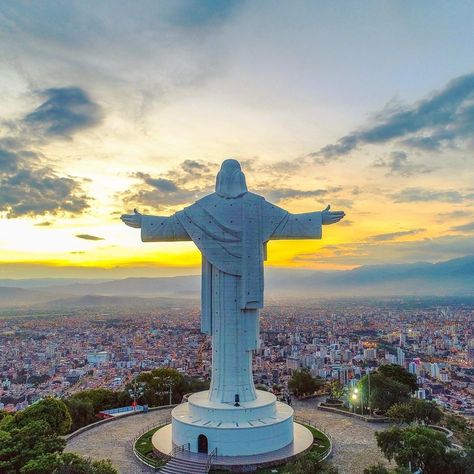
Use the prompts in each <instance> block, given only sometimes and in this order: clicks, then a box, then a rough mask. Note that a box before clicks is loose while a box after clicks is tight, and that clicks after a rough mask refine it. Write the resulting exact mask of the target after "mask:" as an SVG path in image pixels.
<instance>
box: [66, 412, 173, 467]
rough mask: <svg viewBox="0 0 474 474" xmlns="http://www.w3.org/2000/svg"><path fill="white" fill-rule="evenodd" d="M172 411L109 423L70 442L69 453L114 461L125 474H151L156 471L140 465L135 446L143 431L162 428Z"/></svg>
mask: <svg viewBox="0 0 474 474" xmlns="http://www.w3.org/2000/svg"><path fill="white" fill-rule="evenodd" d="M170 413H171V410H157V411H150V412H148V413H140V414H138V415H133V416H128V417H125V418H121V419H118V420H116V421H112V422H110V423H105V424H103V425H99V426H97V427H95V428H92V429H91V430H89V431H85V432H84V433H81V434H79V435H78V436H76V437H74V438H72V439H71V440H70V441H68V443H67V446H66V450H65V451H67V452H72V453H78V454H82V455H83V456H88V457H90V458H92V459H110V460H111V461H112V463H113V464H114V466H115V467H116V468H117V469H118V470H119V472H120V473H121V474H142V473H146V474H150V473H151V472H153V470H152V469H150V468H147V467H146V466H144V465H143V464H142V463H141V462H139V461H138V460H137V459H136V458H135V456H134V455H133V452H132V442H133V440H134V439H135V437H136V436H137V434H138V433H139V432H140V431H143V430H144V429H146V428H147V427H148V426H150V425H152V424H158V423H159V422H160V421H161V420H163V419H164V418H165V417H166V416H167V415H168V416H169V414H170Z"/></svg>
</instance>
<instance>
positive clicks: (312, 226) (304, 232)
mask: <svg viewBox="0 0 474 474" xmlns="http://www.w3.org/2000/svg"><path fill="white" fill-rule="evenodd" d="M329 209H330V206H328V207H326V209H324V210H323V211H316V212H305V213H301V214H292V213H290V212H287V211H285V210H284V209H281V208H279V207H278V206H276V205H274V204H270V203H269V204H268V205H267V204H266V205H265V208H264V216H265V217H264V220H265V221H266V225H265V226H264V229H265V230H266V231H267V233H265V232H264V234H265V235H268V238H265V240H287V239H290V240H293V239H320V238H321V237H322V226H323V225H329V224H335V223H336V222H339V221H340V220H341V219H342V218H343V217H344V216H345V213H344V212H343V211H330V210H329ZM278 222H279V223H278ZM275 223H278V225H277V226H276V227H275ZM268 231H270V232H268Z"/></svg>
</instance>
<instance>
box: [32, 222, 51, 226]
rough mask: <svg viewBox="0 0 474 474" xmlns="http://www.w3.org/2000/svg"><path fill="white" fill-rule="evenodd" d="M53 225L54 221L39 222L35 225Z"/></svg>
mask: <svg viewBox="0 0 474 474" xmlns="http://www.w3.org/2000/svg"><path fill="white" fill-rule="evenodd" d="M52 225H53V223H52V222H49V221H44V222H38V224H35V227H50V226H52Z"/></svg>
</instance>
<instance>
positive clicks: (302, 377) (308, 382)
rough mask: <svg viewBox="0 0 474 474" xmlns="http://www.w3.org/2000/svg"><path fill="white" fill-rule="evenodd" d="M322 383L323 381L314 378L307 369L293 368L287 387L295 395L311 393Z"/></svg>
mask: <svg viewBox="0 0 474 474" xmlns="http://www.w3.org/2000/svg"><path fill="white" fill-rule="evenodd" d="M322 385H323V381H322V380H318V379H316V378H314V377H313V376H312V375H311V374H310V373H309V370H308V369H302V370H295V371H294V372H293V376H292V377H291V379H290V380H289V382H288V388H289V389H290V390H291V391H292V392H293V394H294V395H296V396H297V397H301V396H303V395H311V394H313V393H314V392H315V391H316V389H317V388H319V387H321V386H322Z"/></svg>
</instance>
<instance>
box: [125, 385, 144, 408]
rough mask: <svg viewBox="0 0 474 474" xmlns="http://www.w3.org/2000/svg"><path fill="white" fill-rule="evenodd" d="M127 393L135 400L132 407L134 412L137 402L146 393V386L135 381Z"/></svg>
mask: <svg viewBox="0 0 474 474" xmlns="http://www.w3.org/2000/svg"><path fill="white" fill-rule="evenodd" d="M127 391H128V395H129V396H130V398H131V399H132V400H133V402H132V406H133V410H135V407H136V406H137V400H138V399H139V398H140V397H142V396H143V394H144V393H145V388H144V384H143V383H139V382H137V381H136V380H134V381H133V382H132V384H131V385H130V388H129V389H128V390H127Z"/></svg>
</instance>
